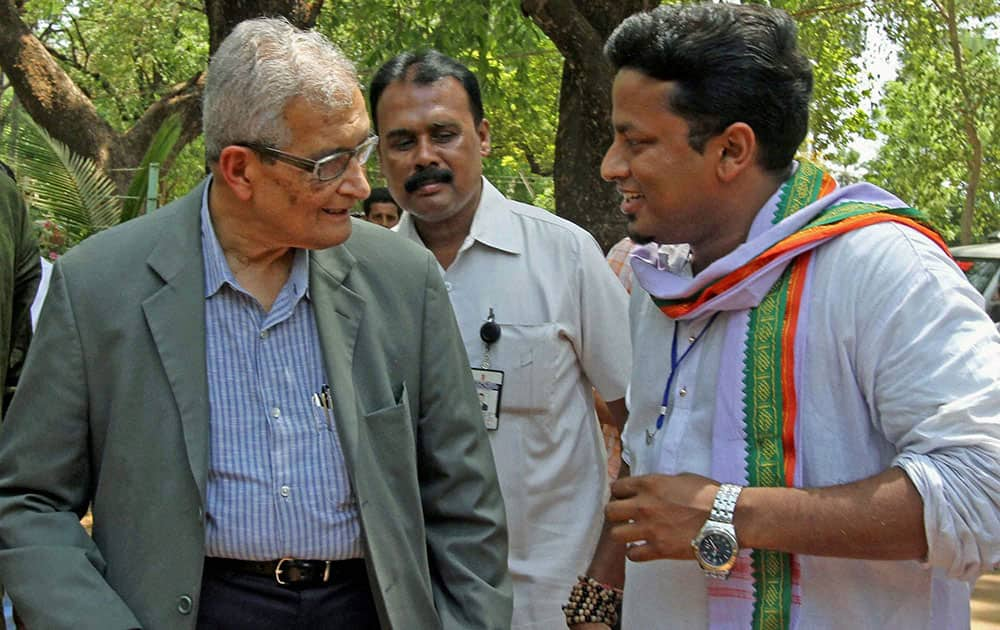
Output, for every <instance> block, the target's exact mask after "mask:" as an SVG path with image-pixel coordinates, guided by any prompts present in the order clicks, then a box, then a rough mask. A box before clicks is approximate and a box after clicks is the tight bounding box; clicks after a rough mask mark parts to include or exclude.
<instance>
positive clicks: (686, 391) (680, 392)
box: [678, 387, 688, 398]
mask: <svg viewBox="0 0 1000 630" xmlns="http://www.w3.org/2000/svg"><path fill="white" fill-rule="evenodd" d="M678 393H679V394H680V395H681V398H684V397H685V396H687V395H688V390H687V387H682V388H681V391H679V392H678Z"/></svg>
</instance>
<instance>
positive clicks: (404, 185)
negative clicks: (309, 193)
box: [375, 77, 490, 222]
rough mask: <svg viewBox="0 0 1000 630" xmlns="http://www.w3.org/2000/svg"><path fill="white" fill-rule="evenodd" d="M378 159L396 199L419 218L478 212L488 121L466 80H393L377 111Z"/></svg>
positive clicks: (435, 219) (434, 219)
mask: <svg viewBox="0 0 1000 630" xmlns="http://www.w3.org/2000/svg"><path fill="white" fill-rule="evenodd" d="M375 115H376V116H377V117H378V118H377V120H378V128H379V131H380V133H381V138H382V141H381V142H380V144H379V158H380V159H381V164H382V174H383V175H384V176H385V178H386V182H387V183H388V186H389V191H390V192H391V193H392V197H393V198H394V199H395V200H396V201H397V202H398V203H399V205H400V206H402V208H403V209H404V210H407V211H409V212H411V213H413V215H414V216H415V217H416V218H417V219H418V220H421V221H427V222H438V221H445V220H447V219H450V218H452V217H454V216H456V215H459V214H464V213H474V212H475V211H476V206H477V205H478V203H479V194H480V192H481V190H482V174H483V162H482V158H483V157H484V156H486V155H488V154H489V150H490V134H489V123H487V122H486V121H485V120H483V121H481V122H480V123H479V125H476V124H475V122H474V121H473V118H472V111H471V109H470V106H469V97H468V94H466V92H465V88H464V87H462V84H461V83H460V82H459V81H458V80H457V79H454V78H452V77H445V78H443V79H440V80H438V81H435V82H433V83H430V84H427V85H418V84H416V83H411V82H408V81H396V82H394V83H390V84H389V86H388V87H386V89H385V91H384V92H382V96H381V98H380V99H379V102H378V106H377V111H376V112H375Z"/></svg>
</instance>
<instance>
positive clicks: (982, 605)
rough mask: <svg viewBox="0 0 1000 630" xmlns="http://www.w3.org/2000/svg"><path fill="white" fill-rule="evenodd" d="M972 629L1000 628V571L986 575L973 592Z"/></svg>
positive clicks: (996, 629) (995, 629)
mask: <svg viewBox="0 0 1000 630" xmlns="http://www.w3.org/2000/svg"><path fill="white" fill-rule="evenodd" d="M972 630H1000V572H993V573H991V574H989V575H984V576H983V577H981V578H979V581H978V582H976V590H975V591H974V592H973V593H972Z"/></svg>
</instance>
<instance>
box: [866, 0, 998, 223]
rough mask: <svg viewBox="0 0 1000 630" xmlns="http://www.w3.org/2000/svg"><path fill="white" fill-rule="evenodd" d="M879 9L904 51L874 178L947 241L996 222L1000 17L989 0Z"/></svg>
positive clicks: (923, 0)
mask: <svg viewBox="0 0 1000 630" xmlns="http://www.w3.org/2000/svg"><path fill="white" fill-rule="evenodd" d="M891 9H892V10H891V11H890V10H886V8H883V10H882V11H881V12H880V14H879V15H880V17H881V19H882V20H883V23H884V25H885V28H886V32H887V33H888V35H889V37H891V38H892V39H893V40H894V41H895V42H897V43H898V45H899V46H900V48H901V50H902V54H901V62H902V66H901V69H900V72H899V76H898V77H897V79H896V80H895V81H893V82H892V83H890V84H889V85H888V86H887V89H886V94H885V97H884V98H883V99H882V101H881V104H880V107H879V109H878V112H877V121H878V130H879V132H880V133H881V134H882V135H883V136H884V138H885V143H884V145H883V147H882V149H881V150H880V152H879V154H878V156H877V157H876V158H875V159H874V160H872V161H871V162H870V163H869V164H868V165H867V166H868V170H869V172H870V176H871V178H872V180H873V181H875V182H876V183H879V184H881V185H883V186H885V187H886V188H888V189H890V190H892V191H893V192H895V193H896V194H897V195H899V196H900V197H902V198H903V199H905V200H906V201H908V202H910V203H912V204H913V205H915V206H917V207H919V208H921V209H922V210H924V211H925V212H927V213H928V214H929V215H930V216H931V219H932V221H933V222H934V224H935V226H936V227H937V228H938V229H939V230H940V231H941V232H942V233H943V234H944V235H945V237H946V238H947V239H948V240H951V241H960V242H964V243H967V242H971V241H976V240H981V239H983V238H984V236H985V235H986V234H988V233H991V232H993V231H995V230H996V229H997V228H998V227H1000V149H998V146H997V141H998V140H1000V137H998V135H1000V94H998V90H997V78H996V77H997V76H1000V54H998V41H997V39H998V21H997V18H998V15H1000V9H998V6H997V5H996V3H995V2H993V1H992V0H989V1H983V0H958V1H955V0H900V2H896V3H893V5H892V7H891Z"/></svg>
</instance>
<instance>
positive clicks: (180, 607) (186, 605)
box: [177, 595, 194, 615]
mask: <svg viewBox="0 0 1000 630" xmlns="http://www.w3.org/2000/svg"><path fill="white" fill-rule="evenodd" d="M192 608H194V602H193V601H192V600H191V598H190V597H189V596H187V595H181V596H180V597H178V598H177V612H179V613H180V614H182V615H190V614H191V609H192Z"/></svg>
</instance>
